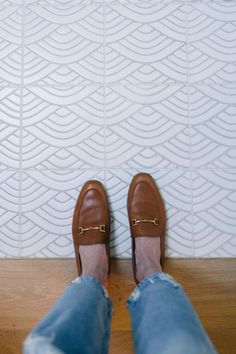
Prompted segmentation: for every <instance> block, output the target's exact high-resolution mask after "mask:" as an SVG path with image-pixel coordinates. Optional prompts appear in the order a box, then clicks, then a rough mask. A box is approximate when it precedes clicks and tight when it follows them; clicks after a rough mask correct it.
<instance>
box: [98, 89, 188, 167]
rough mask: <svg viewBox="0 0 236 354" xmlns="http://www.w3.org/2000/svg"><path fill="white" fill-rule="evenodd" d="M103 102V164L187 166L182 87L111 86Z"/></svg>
mask: <svg viewBox="0 0 236 354" xmlns="http://www.w3.org/2000/svg"><path fill="white" fill-rule="evenodd" d="M105 102H106V107H105V109H106V112H105V114H106V166H107V167H109V168H110V167H119V168H120V167H122V168H123V167H125V168H129V167H130V168H174V167H176V166H181V167H188V166H189V129H188V107H187V88H186V87H185V86H180V85H172V86H112V87H109V88H107V89H106V98H105Z"/></svg>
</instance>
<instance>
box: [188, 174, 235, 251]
mask: <svg viewBox="0 0 236 354" xmlns="http://www.w3.org/2000/svg"><path fill="white" fill-rule="evenodd" d="M193 209H194V252H195V256H196V257H235V256H236V219H235V213H236V171H235V170H232V171H230V170H219V171H198V173H196V172H195V173H194V174H193Z"/></svg>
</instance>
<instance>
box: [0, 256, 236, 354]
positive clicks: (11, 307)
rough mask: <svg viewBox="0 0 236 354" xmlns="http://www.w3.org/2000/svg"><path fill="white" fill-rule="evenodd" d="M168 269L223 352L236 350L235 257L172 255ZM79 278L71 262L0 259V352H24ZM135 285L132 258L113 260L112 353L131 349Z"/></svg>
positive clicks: (234, 351)
mask: <svg viewBox="0 0 236 354" xmlns="http://www.w3.org/2000/svg"><path fill="white" fill-rule="evenodd" d="M166 271H167V272H169V273H170V274H171V275H173V276H174V277H175V278H176V279H177V280H178V281H179V282H181V283H182V285H183V286H184V288H185V290H186V292H187V294H188V295H189V297H190V299H191V301H192V303H193V304H194V306H195V308H196V310H197V311H198V314H199V315H200V318H201V320H202V322H203V324H204V326H205V328H206V329H207V331H208V333H209V335H210V337H211V339H212V340H213V342H214V344H215V345H216V347H217V349H218V351H219V353H220V354H234V353H236V340H235V338H236V260H235V259H224V260H213V259H204V260H176V259H175V260H174V259H172V260H167V262H166ZM75 276H76V268H75V262H74V261H73V260H0V354H20V353H21V343H22V340H23V338H24V337H25V336H26V334H27V333H28V332H29V331H30V329H31V328H32V327H33V326H34V325H35V324H36V323H37V322H38V321H39V320H40V318H41V317H42V316H43V315H44V314H45V313H46V312H47V311H48V309H49V308H50V306H51V305H52V304H53V303H54V301H55V300H56V298H57V297H58V296H59V294H60V293H61V292H62V291H63V288H64V287H65V285H66V284H68V283H69V282H70V281H71V279H73V278H74V277H75ZM133 288H134V283H133V279H132V272H131V263H130V261H129V260H119V261H113V263H112V275H111V281H110V295H111V298H112V301H113V304H114V305H115V312H114V316H113V322H112V333H111V345H110V354H130V353H133V348H132V337H131V331H130V319H129V315H128V312H127V310H126V307H125V304H124V301H125V299H126V298H127V297H128V296H129V294H130V292H131V291H132V289H133ZM45 354H46V353H45ZM144 354H145V353H144ZM183 354H184V353H183Z"/></svg>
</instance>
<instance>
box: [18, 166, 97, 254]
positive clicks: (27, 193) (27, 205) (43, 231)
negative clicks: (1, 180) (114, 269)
mask: <svg viewBox="0 0 236 354" xmlns="http://www.w3.org/2000/svg"><path fill="white" fill-rule="evenodd" d="M89 179H99V180H101V181H102V180H103V173H98V172H96V171H86V172H80V171H65V170H58V171H31V172H27V173H24V174H23V176H22V200H21V203H22V205H21V210H22V218H21V220H22V225H21V229H22V237H21V256H22V257H74V249H73V241H72V233H71V230H72V218H73V211H74V207H75V203H76V200H77V198H78V195H79V192H80V189H81V187H82V186H83V184H84V183H85V182H86V181H87V180H89Z"/></svg>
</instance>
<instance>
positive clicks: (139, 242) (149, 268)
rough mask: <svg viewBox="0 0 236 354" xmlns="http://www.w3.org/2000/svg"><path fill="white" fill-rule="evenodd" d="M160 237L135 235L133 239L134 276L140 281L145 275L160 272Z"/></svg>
mask: <svg viewBox="0 0 236 354" xmlns="http://www.w3.org/2000/svg"><path fill="white" fill-rule="evenodd" d="M160 259H161V243H160V237H137V238H136V240H135V260H136V278H137V280H138V281H139V282H140V281H142V280H143V279H144V278H145V277H146V276H147V275H150V274H152V273H157V272H161V271H162V268H161V264H160Z"/></svg>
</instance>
